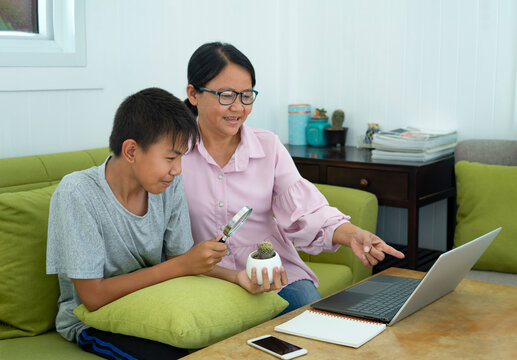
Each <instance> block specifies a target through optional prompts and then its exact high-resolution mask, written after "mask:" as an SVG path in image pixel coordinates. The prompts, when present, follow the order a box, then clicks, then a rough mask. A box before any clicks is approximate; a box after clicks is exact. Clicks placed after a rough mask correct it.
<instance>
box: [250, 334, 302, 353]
mask: <svg viewBox="0 0 517 360" xmlns="http://www.w3.org/2000/svg"><path fill="white" fill-rule="evenodd" d="M253 343H254V344H257V345H259V346H262V347H263V348H266V349H268V350H269V351H273V352H275V353H277V354H279V355H285V354H289V353H291V352H293V351H297V350H301V349H302V348H301V347H298V346H296V345H293V344H290V343H288V342H287V341H284V340H281V339H279V338H276V337H274V336H268V337H266V338H263V339H259V340H255V341H253Z"/></svg>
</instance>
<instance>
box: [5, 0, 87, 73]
mask: <svg viewBox="0 0 517 360" xmlns="http://www.w3.org/2000/svg"><path fill="white" fill-rule="evenodd" d="M84 12H85V4H84V0H67V1H63V0H0V66H36V67H39V66H45V67H49V66H86V50H85V29H84V28H85V19H84Z"/></svg>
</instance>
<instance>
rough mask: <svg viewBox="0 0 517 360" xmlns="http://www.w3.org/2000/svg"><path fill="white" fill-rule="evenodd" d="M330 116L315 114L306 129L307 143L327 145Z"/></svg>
mask: <svg viewBox="0 0 517 360" xmlns="http://www.w3.org/2000/svg"><path fill="white" fill-rule="evenodd" d="M329 127H330V124H329V118H328V117H327V116H325V117H323V116H313V117H311V119H310V120H309V124H308V125H307V128H306V129H305V137H306V138H307V144H309V145H311V146H325V145H327V144H328V140H327V134H326V132H325V129H326V128H329Z"/></svg>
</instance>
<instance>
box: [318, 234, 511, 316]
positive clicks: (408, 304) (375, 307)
mask: <svg viewBox="0 0 517 360" xmlns="http://www.w3.org/2000/svg"><path fill="white" fill-rule="evenodd" d="M500 231H501V228H500V227H499V228H497V229H495V230H493V231H491V232H489V233H487V234H485V235H483V236H480V237H478V238H477V239H474V240H472V241H470V242H468V243H466V244H463V245H461V246H459V247H457V248H455V249H452V250H450V251H447V252H445V253H443V254H441V255H440V257H439V258H438V259H437V260H436V262H435V263H434V264H433V266H432V267H431V269H429V271H428V272H427V274H426V275H425V276H424V278H423V279H411V278H406V277H401V276H391V275H377V276H375V277H372V278H370V279H367V280H365V281H363V282H361V283H359V284H357V285H354V286H351V287H349V288H347V289H345V290H343V291H340V292H338V293H336V294H334V295H331V296H329V297H327V298H325V299H322V300H320V301H317V302H315V303H314V304H312V305H311V306H312V307H313V308H315V309H318V310H323V311H328V312H334V313H339V314H344V315H349V316H353V317H357V318H362V319H367V320H373V321H380V322H383V323H387V324H388V326H390V325H393V324H395V323H396V322H398V321H400V320H402V319H404V318H405V317H407V316H409V315H411V314H413V313H414V312H416V311H418V310H420V309H421V308H423V307H424V306H426V305H428V304H430V303H431V302H433V301H435V300H436V299H439V298H441V297H442V296H444V295H446V294H448V293H449V292H451V291H452V290H454V289H455V288H456V286H457V285H458V284H459V283H460V281H461V280H462V279H463V277H465V275H466V274H467V273H468V272H469V270H470V269H471V268H472V266H473V265H474V264H475V263H476V261H477V260H478V259H479V258H480V256H481V254H483V252H485V250H486V249H487V248H488V246H489V245H490V243H492V241H493V240H494V238H495V237H496V236H497V234H499V232H500Z"/></svg>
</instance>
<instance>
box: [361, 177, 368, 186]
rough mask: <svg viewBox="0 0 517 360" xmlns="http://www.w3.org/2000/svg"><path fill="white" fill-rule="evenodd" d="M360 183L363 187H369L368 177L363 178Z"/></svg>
mask: <svg viewBox="0 0 517 360" xmlns="http://www.w3.org/2000/svg"><path fill="white" fill-rule="evenodd" d="M359 185H361V187H362V188H366V187H368V180H366V179H361V180H360V181H359Z"/></svg>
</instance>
